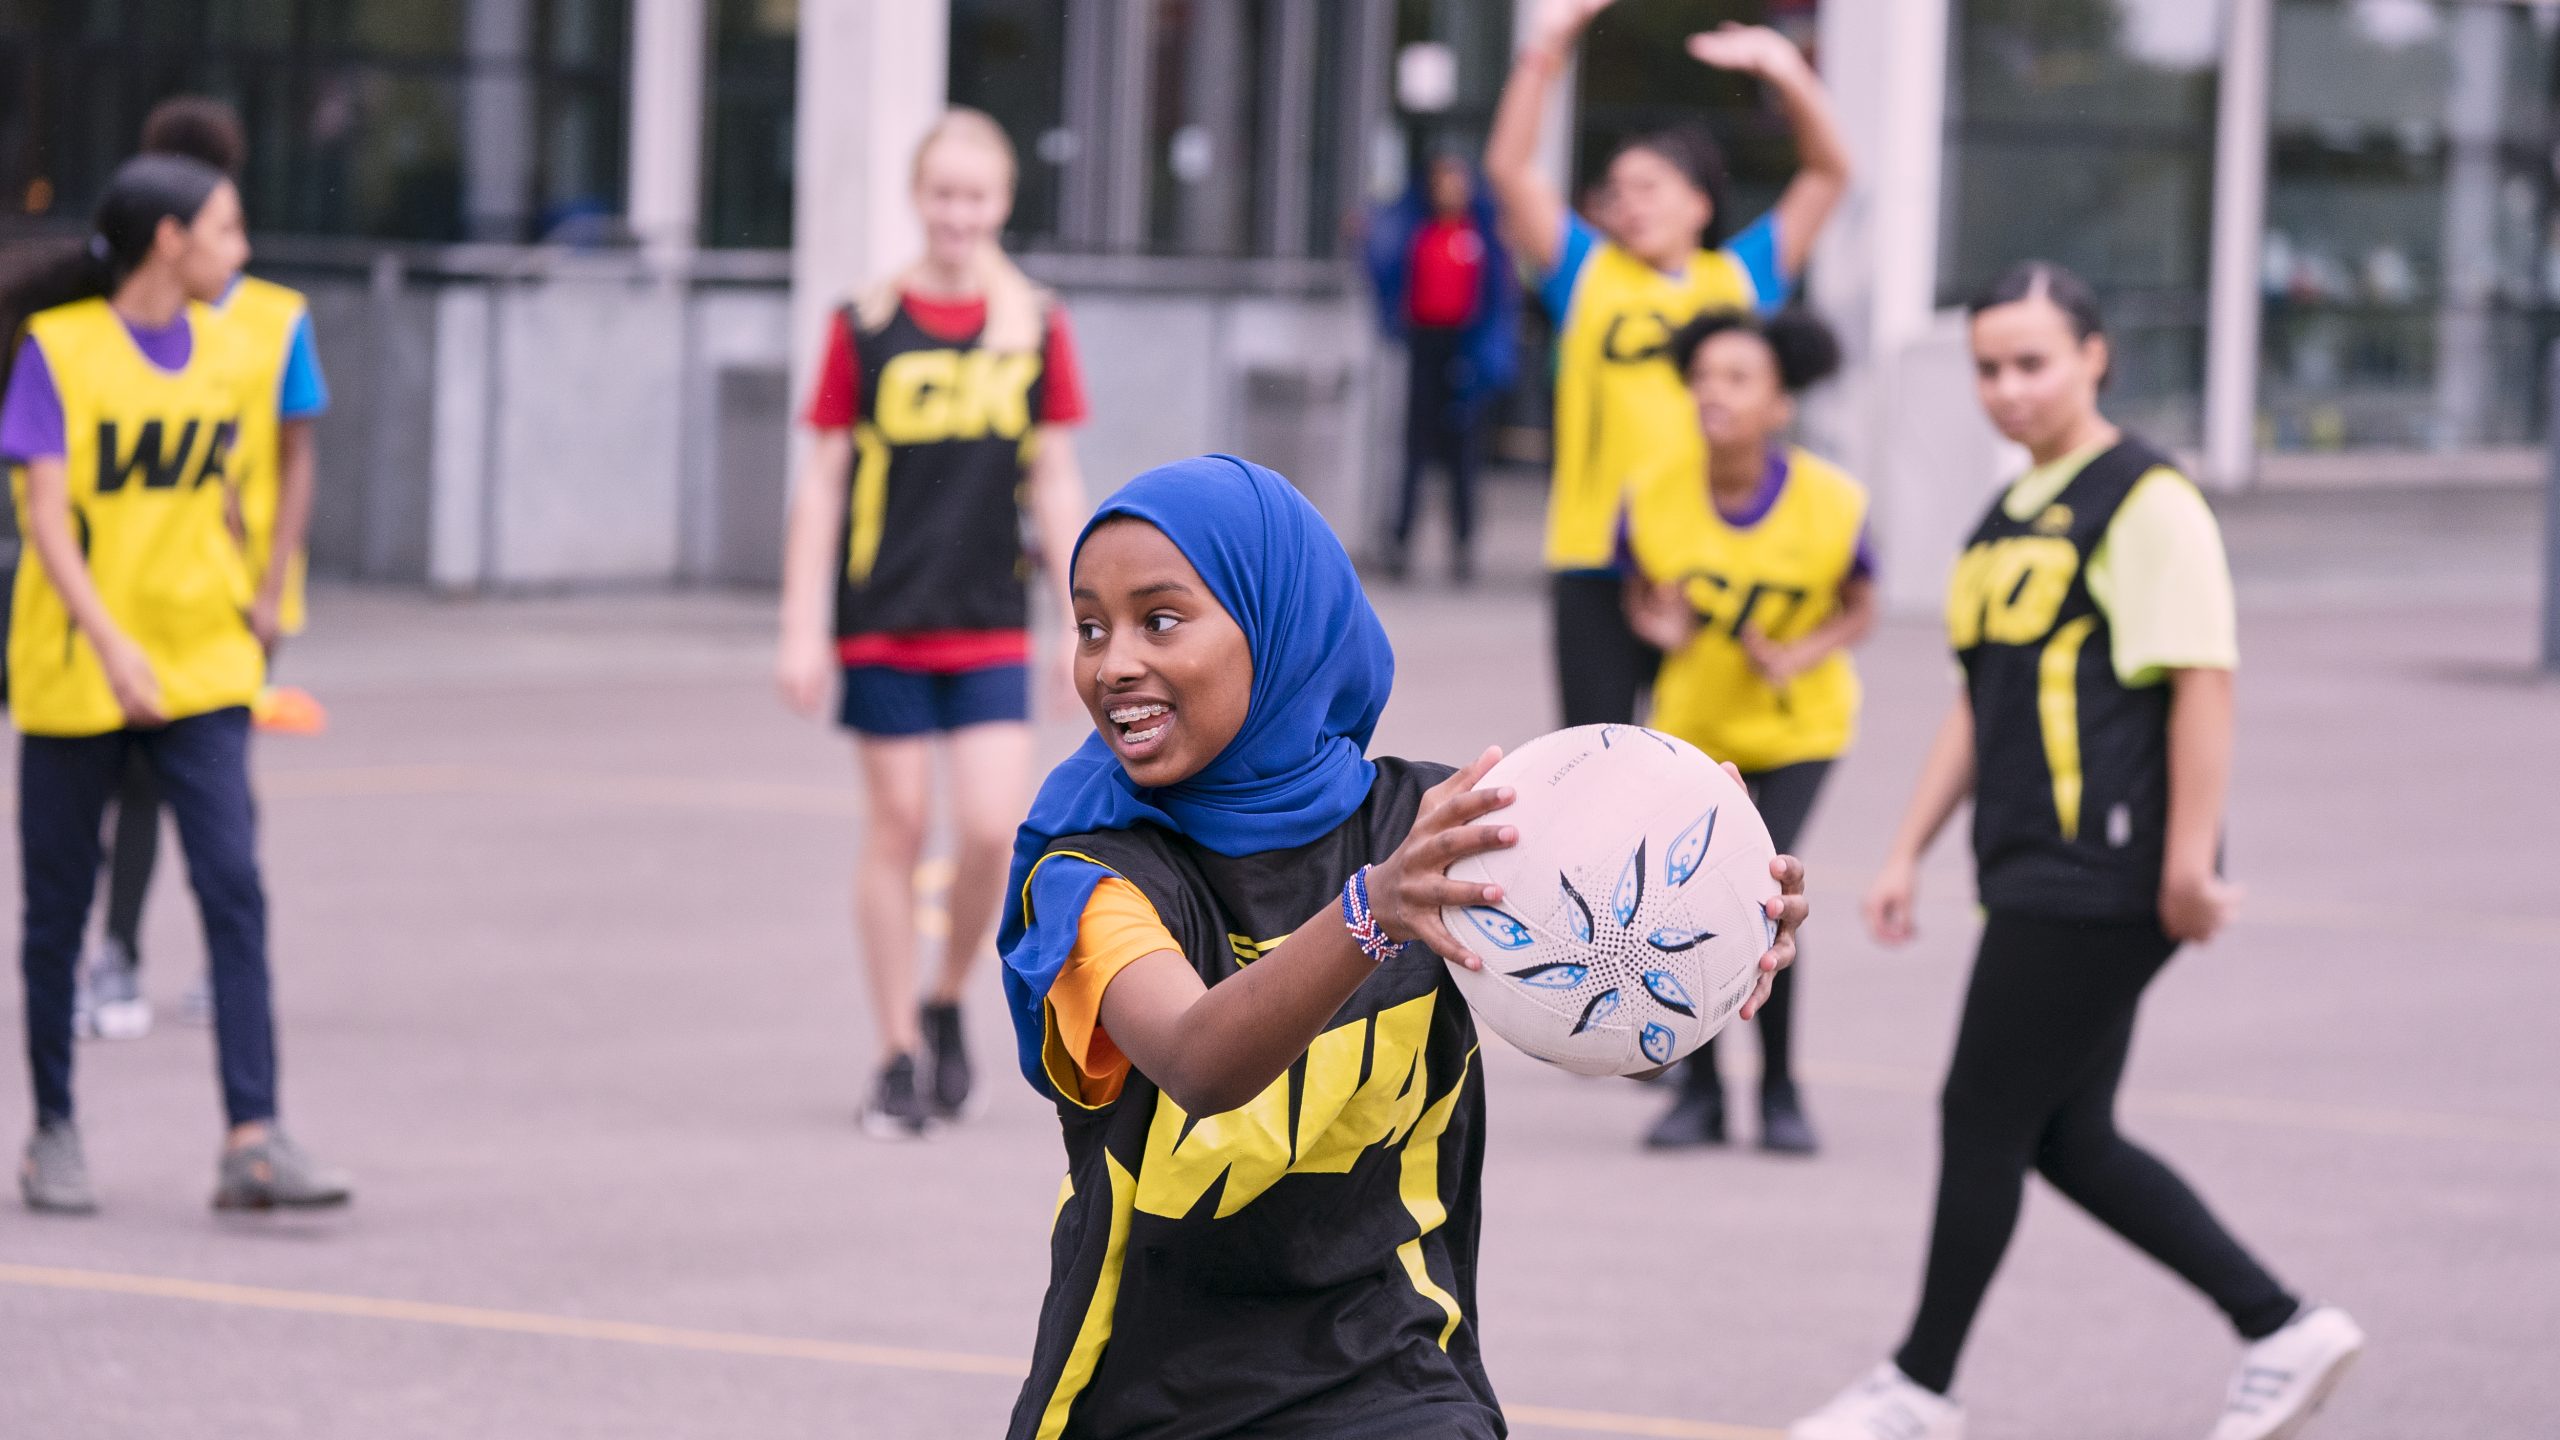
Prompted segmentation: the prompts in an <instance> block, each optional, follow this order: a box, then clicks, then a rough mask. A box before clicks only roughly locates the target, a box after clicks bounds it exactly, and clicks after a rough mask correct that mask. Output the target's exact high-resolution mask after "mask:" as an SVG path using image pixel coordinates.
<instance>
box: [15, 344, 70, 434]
mask: <svg viewBox="0 0 2560 1440" xmlns="http://www.w3.org/2000/svg"><path fill="white" fill-rule="evenodd" d="M63 439H64V435H63V420H62V392H61V391H59V390H56V389H54V388H53V367H52V366H51V365H48V364H46V363H45V358H44V347H43V346H41V345H39V344H37V343H36V337H34V336H33V335H30V336H28V337H27V338H26V339H24V340H22V341H20V342H18V359H17V363H16V364H13V365H11V366H10V367H9V393H8V394H6V395H4V396H0V461H8V462H10V463H12V464H19V465H23V464H25V463H26V462H27V461H30V460H56V459H60V458H61V457H62V456H64V455H66V454H68V453H70V447H68V446H67V445H65V444H64V443H63Z"/></svg>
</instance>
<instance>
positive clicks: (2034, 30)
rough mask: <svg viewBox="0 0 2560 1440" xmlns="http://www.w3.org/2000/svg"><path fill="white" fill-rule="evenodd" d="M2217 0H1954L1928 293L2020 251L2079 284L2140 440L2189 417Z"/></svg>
mask: <svg viewBox="0 0 2560 1440" xmlns="http://www.w3.org/2000/svg"><path fill="white" fill-rule="evenodd" d="M2222 10H2223V7H2222V4H2221V3H2220V0H1955V5H1954V9H1953V12H1952V13H1951V15H1950V17H1949V19H1950V21H1951V25H1950V30H1951V34H1950V40H1951V43H1952V46H1953V49H1954V56H1953V64H1952V65H1951V67H1950V69H1949V73H1948V83H1947V150H1946V162H1945V163H1946V168H1945V171H1944V179H1943V182H1942V185H1943V196H1944V199H1943V201H1942V204H1941V224H1942V226H1943V231H1942V234H1941V238H1940V244H1939V249H1938V294H1939V299H1940V301H1941V303H1945V304H1959V303H1962V302H1963V301H1964V300H1966V299H1969V298H1971V296H1972V295H1974V294H1975V293H1976V292H1978V291H1979V290H1981V289H1982V288H1983V287H1984V286H1986V285H1987V284H1989V283H1990V281H1991V280H1993V279H1994V278H1995V277H1997V276H1998V275H1999V274H2000V272H2001V271H2003V270H2006V269H2007V268H2009V267H2010V266H2011V265H2014V264H2016V263H2018V262H2019V261H2022V260H2051V261H2054V262H2056V263H2059V264H2062V265H2066V266H2068V267H2070V268H2071V269H2073V270H2075V271H2078V272H2079V273H2080V274H2081V275H2082V276H2084V277H2086V278H2087V279H2088V281H2089V283H2090V284H2092V285H2093V286H2095V287H2097V289H2098V292H2099V294H2100V296H2101V297H2102V299H2103V300H2104V302H2105V305H2106V309H2107V328H2108V330H2109V332H2110V339H2111V340H2112V341H2113V343H2114V348H2115V357H2116V364H2115V371H2114V375H2113V377H2112V379H2113V383H2112V385H2111V388H2110V391H2109V397H2108V399H2109V409H2110V411H2111V412H2112V413H2114V414H2115V416H2116V418H2117V419H2119V420H2121V421H2123V422H2125V423H2126V424H2128V425H2131V426H2133V427H2135V428H2137V429H2139V430H2141V431H2143V432H2144V433H2145V434H2147V435H2148V436H2150V438H2152V439H2153V440H2155V441H2158V442H2161V443H2163V444H2171V445H2192V444H2194V443H2196V441H2197V439H2198V436H2199V435H2200V433H2201V430H2202V416H2201V412H2202V407H2203V400H2202V397H2203V372H2204V296H2205V283H2206V264H2207V262H2206V256H2207V252H2208V249H2209V246H2210V239H2211V230H2212V210H2213V141H2214V93H2215V81H2216V78H2217V73H2218V63H2217V59H2216V56H2217V52H2218V48H2219V45H2220V40H2221V34H2222Z"/></svg>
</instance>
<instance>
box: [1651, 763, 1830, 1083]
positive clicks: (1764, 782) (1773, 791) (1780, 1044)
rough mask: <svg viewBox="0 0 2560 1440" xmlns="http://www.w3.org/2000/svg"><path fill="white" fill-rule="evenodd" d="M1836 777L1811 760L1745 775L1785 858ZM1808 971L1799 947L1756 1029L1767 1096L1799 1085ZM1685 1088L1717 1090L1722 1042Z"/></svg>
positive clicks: (1702, 1054)
mask: <svg viewBox="0 0 2560 1440" xmlns="http://www.w3.org/2000/svg"><path fill="white" fill-rule="evenodd" d="M1830 773H1831V762H1830V761H1828V760H1807V761H1805V762H1803V763H1802V764H1798V765H1781V766H1779V767H1778V768H1776V769H1774V770H1760V771H1754V772H1749V773H1746V774H1744V776H1743V777H1742V780H1743V783H1744V784H1745V785H1747V786H1749V787H1750V790H1751V803H1752V804H1753V805H1755V806H1757V807H1759V810H1760V818H1761V820H1762V821H1763V822H1765V823H1766V824H1767V825H1768V827H1769V840H1770V842H1771V843H1772V844H1774V845H1776V846H1777V847H1778V853H1779V854H1781V855H1790V854H1793V853H1795V848H1796V841H1797V840H1798V839H1799V838H1801V837H1802V836H1803V834H1804V822H1805V820H1806V819H1807V818H1808V817H1810V816H1811V815H1812V814H1813V801H1814V797H1815V796H1817V795H1820V794H1821V793H1822V781H1823V778H1824V777H1825V776H1828V775H1829V774H1830ZM1803 968H1804V950H1803V947H1802V945H1801V943H1799V945H1798V947H1797V950H1796V963H1795V964H1793V965H1790V966H1788V967H1787V968H1786V969H1784V970H1781V971H1779V972H1778V974H1777V977H1776V978H1775V979H1773V980H1771V981H1770V982H1769V1003H1767V1004H1765V1005H1763V1006H1761V1007H1760V1013H1759V1014H1758V1015H1757V1016H1754V1017H1753V1019H1752V1022H1751V1023H1752V1024H1754V1025H1757V1026H1758V1027H1759V1029H1760V1088H1761V1090H1762V1091H1763V1092H1766V1091H1768V1090H1771V1089H1778V1088H1784V1087H1787V1086H1790V1085H1793V1084H1794V1083H1795V1015H1796V998H1795V997H1796V972H1797V971H1798V970H1801V969H1803ZM1681 1083H1682V1085H1684V1086H1685V1087H1687V1089H1688V1090H1689V1091H1690V1092H1691V1093H1693V1094H1695V1093H1698V1092H1702V1091H1708V1090H1713V1089H1715V1088H1716V1086H1717V1079H1716V1042H1715V1041H1714V1040H1713V1039H1710V1040H1708V1041H1707V1043H1706V1044H1704V1045H1701V1046H1699V1047H1698V1050H1697V1053H1696V1054H1694V1055H1691V1056H1690V1057H1689V1060H1688V1068H1687V1069H1686V1070H1685V1071H1683V1072H1682V1076H1681Z"/></svg>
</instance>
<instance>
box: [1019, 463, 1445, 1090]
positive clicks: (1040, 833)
mask: <svg viewBox="0 0 2560 1440" xmlns="http://www.w3.org/2000/svg"><path fill="white" fill-rule="evenodd" d="M1120 516H1129V517H1133V518H1135V519H1139V520H1144V521H1146V522H1147V523H1148V524H1150V525H1153V526H1155V527H1156V528H1157V529H1158V530H1161V531H1163V532H1164V534H1165V537H1166V538H1167V539H1170V540H1171V541H1173V543H1174V545H1175V547H1176V548H1177V549H1179V550H1181V551H1182V554H1183V557H1184V558H1185V559H1187V560H1189V561H1190V562H1191V565H1192V568H1193V569H1195V570H1198V571H1199V572H1200V578H1201V579H1202V580H1204V581H1206V582H1208V586H1209V593H1210V594H1211V595H1213V596H1215V597H1216V599H1217V601H1218V603H1219V604H1220V605H1221V606H1224V607H1225V608H1226V611H1227V613H1228V614H1229V615H1232V616H1234V617H1235V621H1236V624H1237V625H1238V626H1240V627H1242V629H1243V630H1244V638H1245V646H1246V648H1247V650H1248V652H1249V653H1250V654H1251V655H1252V657H1253V682H1252V687H1253V688H1252V694H1251V697H1250V699H1249V701H1248V703H1247V707H1246V710H1245V718H1244V725H1243V728H1241V729H1239V730H1238V731H1237V732H1236V737H1235V738H1234V739H1233V740H1231V741H1229V742H1227V748H1225V749H1224V750H1221V751H1219V752H1218V757H1217V758H1216V759H1214V760H1212V761H1210V762H1209V764H1208V765H1207V766H1206V767H1205V768H1204V769H1202V770H1201V771H1200V773H1199V774H1197V775H1194V776H1192V777H1191V778H1190V779H1188V780H1184V781H1182V782H1180V783H1178V784H1174V785H1168V786H1165V787H1163V788H1162V789H1153V790H1150V789H1143V788H1141V787H1140V786H1139V785H1138V784H1137V783H1136V782H1135V781H1133V780H1131V779H1130V778H1129V772H1128V771H1126V770H1124V769H1122V768H1121V767H1120V762H1119V761H1118V760H1117V759H1116V758H1114V757H1113V755H1112V753H1111V750H1110V748H1109V747H1108V746H1107V745H1105V744H1104V743H1103V739H1102V737H1101V736H1100V735H1099V734H1094V735H1088V736H1086V737H1085V741H1084V744H1082V745H1080V746H1078V747H1077V748H1076V752H1075V753H1074V754H1073V755H1070V756H1068V757H1067V758H1066V759H1065V760H1064V761H1063V762H1061V763H1060V764H1059V766H1058V768H1056V769H1055V770H1052V771H1050V772H1049V778H1048V780H1047V781H1046V782H1045V783H1043V784H1042V785H1041V787H1040V794H1039V798H1037V799H1035V800H1034V801H1032V803H1031V816H1030V818H1029V819H1027V820H1025V821H1024V822H1023V825H1022V828H1021V830H1020V831H1019V832H1018V833H1017V834H1016V835H1015V837H1014V843H1013V867H1012V873H1011V876H1010V879H1009V880H1008V882H1007V884H1006V889H1005V911H1004V923H1003V925H1002V926H1001V927H999V929H998V930H997V932H996V948H997V949H998V950H999V951H1001V952H1002V953H1003V955H1004V958H1005V975H1004V980H1005V993H1006V999H1007V1000H1008V1001H1009V1002H1011V1008H1012V1010H1013V1012H1014V1025H1015V1031H1016V1036H1017V1038H1018V1039H1019V1040H1020V1041H1021V1042H1022V1060H1023V1072H1024V1074H1025V1075H1026V1076H1027V1077H1028V1078H1029V1079H1030V1080H1031V1082H1032V1084H1033V1085H1034V1086H1036V1087H1038V1088H1040V1089H1041V1090H1043V1091H1044V1092H1045V1091H1047V1089H1048V1085H1047V1083H1046V1081H1045V1078H1044V1076H1043V1074H1042V1071H1041V1064H1040V1045H1041V1039H1042V1034H1043V1026H1044V1024H1045V1022H1044V1020H1043V1019H1042V1017H1041V1014H1040V1008H1041V1001H1042V999H1043V998H1044V997H1045V996H1046V995H1047V994H1048V991H1049V985H1050V983H1051V982H1052V981H1054V980H1056V978H1057V975H1058V970H1059V968H1060V967H1061V966H1063V965H1064V964H1065V963H1066V959H1067V955H1068V953H1069V952H1070V951H1071V950H1072V949H1073V948H1074V945H1075V932H1076V921H1077V920H1078V919H1079V918H1080V917H1081V916H1082V915H1083V913H1084V905H1085V901H1086V900H1088V899H1090V898H1091V897H1092V894H1093V887H1094V886H1095V885H1096V884H1098V883H1100V881H1101V880H1102V879H1103V878H1104V874H1105V872H1103V871H1102V870H1101V869H1100V868H1099V867H1097V866H1093V865H1091V864H1089V863H1084V862H1075V863H1072V864H1070V863H1067V862H1063V861H1061V862H1057V863H1052V864H1050V865H1045V866H1040V865H1039V864H1038V862H1039V860H1040V857H1041V855H1042V854H1043V853H1045V852H1046V851H1047V850H1048V848H1049V844H1050V842H1052V841H1054V840H1056V839H1058V838H1059V837H1061V836H1066V835H1081V834H1084V833H1086V832H1088V831H1095V830H1126V829H1129V828H1131V827H1132V826H1136V825H1142V824H1145V825H1159V826H1162V827H1163V828H1165V829H1167V830H1171V831H1174V832H1176V833H1177V834H1180V835H1181V836H1182V837H1183V838H1185V839H1187V840H1189V841H1191V842H1192V843H1193V844H1195V845H1201V846H1205V847H1206V848H1208V849H1210V850H1214V851H1216V852H1217V853H1219V854H1221V855H1255V854H1260V853H1261V852H1263V851H1266V850H1285V849H1288V848H1289V847H1291V846H1295V845H1304V844H1306V843H1307V842H1308V841H1311V840H1314V839H1316V838H1318V837H1319V836H1322V835H1324V834H1325V833H1327V832H1328V831H1331V830H1332V829H1333V828H1334V827H1336V826H1338V825H1340V824H1341V823H1342V822H1343V821H1344V820H1346V819H1349V818H1350V816H1351V813H1352V812H1353V811H1355V810H1357V809H1359V808H1360V806H1361V803H1362V802H1363V801H1365V800H1367V799H1368V796H1369V787H1370V785H1371V784H1372V783H1373V782H1374V780H1375V778H1376V774H1377V771H1376V767H1375V766H1373V765H1371V764H1370V763H1369V757H1368V754H1367V751H1368V746H1369V736H1370V734H1371V732H1373V731H1375V730H1376V729H1377V726H1378V715H1379V713H1380V712H1381V711H1383V710H1385V709H1386V706H1387V692H1388V690H1389V688H1390V687H1391V686H1392V685H1393V683H1394V680H1395V652H1394V651H1393V650H1392V649H1390V648H1389V646H1388V644H1387V632H1386V627H1384V626H1383V625H1381V624H1379V623H1378V614H1377V612H1376V611H1375V610H1372V609H1371V608H1369V597H1368V596H1367V595H1366V594H1364V593H1362V591H1361V589H1360V577H1359V576H1358V575H1357V574H1356V573H1355V572H1354V571H1353V570H1352V567H1351V557H1350V556H1349V555H1348V554H1346V553H1344V551H1343V548H1342V542H1341V541H1340V540H1338V539H1336V538H1334V534H1333V530H1332V528H1331V527H1330V526H1328V525H1326V524H1325V520H1324V517H1323V516H1322V515H1320V514H1318V513H1317V512H1316V508H1315V506H1313V505H1311V504H1309V503H1307V498H1306V497H1305V496H1303V495H1301V494H1299V493H1298V491H1297V490H1296V488H1295V487H1293V486H1291V485H1290V483H1289V482H1288V481H1287V480H1285V479H1283V478H1282V477H1281V476H1280V475H1278V474H1277V473H1275V472H1273V471H1270V470H1266V469H1264V468H1263V467H1262V466H1259V465H1256V464H1253V463H1252V462H1250V461H1246V460H1239V459H1237V458H1235V457H1234V456H1232V455H1204V456H1201V457H1200V458H1198V459H1196V460H1182V461H1177V462H1175V463H1174V464H1171V465H1161V466H1158V467H1157V468H1155V469H1153V470H1150V471H1148V472H1146V473H1145V474H1143V475H1140V476H1139V477H1138V478H1136V479H1135V480H1132V481H1130V482H1129V483H1128V484H1126V485H1123V486H1121V487H1120V489H1119V491H1118V492H1117V493H1115V494H1114V495H1112V497H1111V498H1110V499H1108V500H1105V501H1103V502H1102V508H1101V509H1099V510H1096V511H1095V512H1094V515H1093V518H1092V519H1091V520H1089V521H1087V522H1085V527H1084V533H1083V534H1082V535H1079V536H1077V537H1076V550H1077V553H1078V554H1081V553H1082V552H1083V550H1084V542H1085V541H1086V540H1087V539H1089V538H1091V536H1092V535H1093V532H1094V529H1095V527H1096V526H1099V525H1101V524H1102V523H1103V522H1104V521H1106V520H1111V519H1114V518H1117V517H1120ZM1072 563H1073V562H1072V560H1071V561H1070V564H1071V565H1072ZM1035 866H1038V869H1039V877H1040V881H1041V884H1040V887H1039V890H1038V904H1037V905H1036V907H1033V908H1034V909H1036V911H1037V913H1039V914H1040V915H1042V916H1044V917H1047V918H1048V920H1049V921H1050V922H1051V923H1047V924H1043V925H1039V926H1036V927H1035V926H1034V925H1033V924H1032V923H1031V918H1030V912H1028V911H1027V910H1026V905H1025V902H1026V901H1027V900H1029V899H1030V898H1031V891H1030V889H1029V885H1030V882H1031V880H1032V878H1033V869H1034V867H1035ZM1053 875H1054V877H1055V879H1054V882H1053V879H1052V877H1053Z"/></svg>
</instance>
